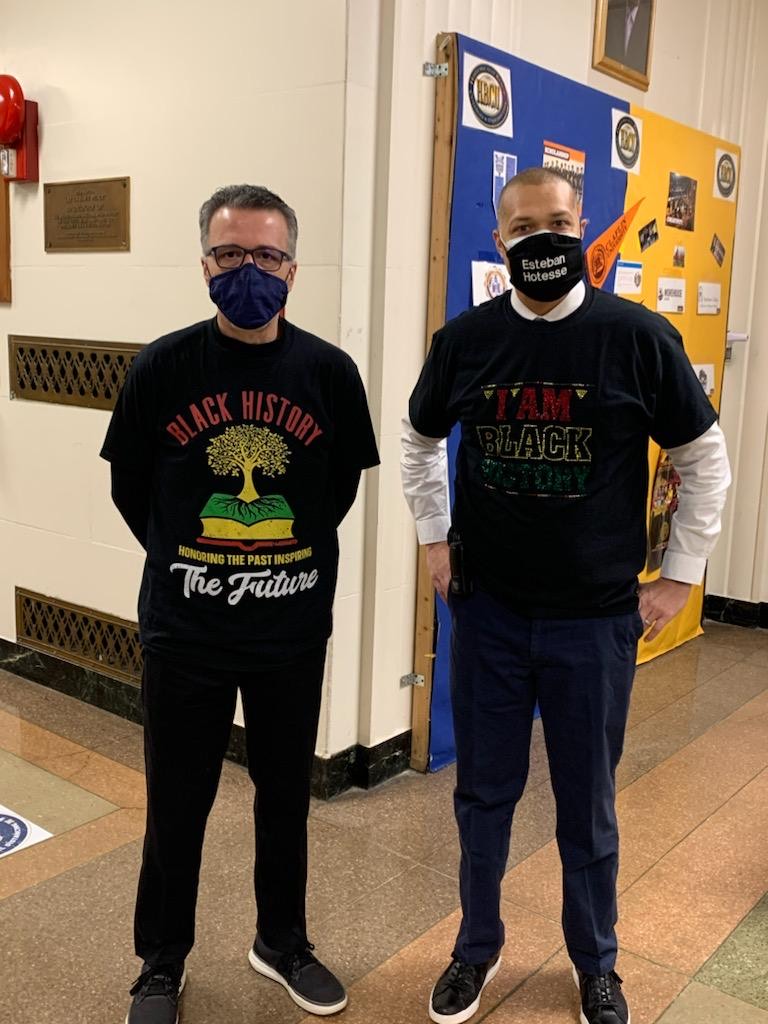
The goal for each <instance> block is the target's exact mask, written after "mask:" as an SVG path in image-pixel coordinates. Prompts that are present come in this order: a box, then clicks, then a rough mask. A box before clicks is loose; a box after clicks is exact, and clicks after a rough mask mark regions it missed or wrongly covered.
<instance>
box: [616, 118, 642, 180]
mask: <svg viewBox="0 0 768 1024" xmlns="http://www.w3.org/2000/svg"><path fill="white" fill-rule="evenodd" d="M616 152H617V153H618V154H619V160H621V162H622V163H623V164H624V166H625V167H628V168H631V167H634V166H635V164H636V163H637V161H638V158H639V156H640V133H639V132H638V130H637V125H636V124H635V121H634V120H633V118H631V117H626V116H625V117H620V118H619V120H618V121H617V122H616Z"/></svg>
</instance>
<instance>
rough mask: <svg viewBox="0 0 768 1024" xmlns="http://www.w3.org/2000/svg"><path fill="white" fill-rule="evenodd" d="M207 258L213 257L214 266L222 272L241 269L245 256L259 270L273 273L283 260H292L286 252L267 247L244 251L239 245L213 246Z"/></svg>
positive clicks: (262, 246) (261, 246)
mask: <svg viewBox="0 0 768 1024" xmlns="http://www.w3.org/2000/svg"><path fill="white" fill-rule="evenodd" d="M206 255H208V256H213V258H214V259H215V260H216V265H217V266H218V267H221V269H222V270H237V268H238V267H242V265H243V263H244V262H245V257H246V256H251V257H253V262H254V263H255V264H256V266H257V267H259V269H260V270H268V271H270V272H271V273H274V272H275V271H276V270H279V269H280V267H282V265H283V263H284V262H285V260H292V259H293V256H289V255H288V253H287V252H283V251H282V250H281V249H273V248H271V246H268V245H260V246H259V247H258V248H257V249H244V248H243V247H242V246H241V245H214V246H213V248H212V249H209V250H208V252H207V254H206Z"/></svg>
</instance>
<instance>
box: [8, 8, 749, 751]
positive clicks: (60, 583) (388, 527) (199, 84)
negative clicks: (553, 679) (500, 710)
mask: <svg viewBox="0 0 768 1024" xmlns="http://www.w3.org/2000/svg"><path fill="white" fill-rule="evenodd" d="M222 10H224V9H222ZM657 10H658V13H657V26H656V46H655V52H654V59H653V67H652V85H651V89H650V90H649V92H648V93H647V94H645V93H642V92H639V91H638V90H635V89H632V88H630V87H625V86H622V85H621V83H618V82H616V81H615V80H613V79H610V78H607V77H605V76H603V75H601V74H600V73H598V72H596V71H593V70H592V69H591V67H590V63H591V40H592V22H593V2H592V0H538V2H536V3H533V2H531V0H291V2H290V3H275V2H274V0H268V2H265V0H249V2H241V0H232V2H231V3H229V4H228V5H227V6H226V9H225V14H226V21H224V20H223V18H218V17H217V15H218V11H217V10H216V9H214V8H212V7H211V5H210V3H209V2H208V0H205V2H203V0H188V2H185V3H183V4H182V3H181V2H180V0H172V2H169V3H167V4H164V5H156V4H150V3H149V0H137V2H136V3H135V4H133V5H129V6H125V5H117V4H113V3H108V4H106V5H101V6H96V5H94V4H92V3H89V2H88V0H70V2H69V3H68V4H67V5H66V7H63V6H62V5H61V4H59V3H56V2H54V0H37V2H36V3H35V4H28V5H26V7H24V6H21V5H17V7H16V8H15V9H14V10H13V11H12V12H10V13H8V12H6V14H5V16H4V23H3V32H2V35H0V69H2V70H3V71H6V72H9V73H11V74H15V75H16V76H17V77H18V78H19V79H20V80H21V81H22V84H23V85H24V87H25V89H26V91H27V94H28V96H29V98H31V99H36V100H37V101H38V103H39V104H40V115H41V147H42V148H41V179H42V180H50V181H64V180H70V179H76V178H92V177H108V176H113V175H124V174H127V175H130V177H131V185H132V225H131V226H132V246H131V252H130V253H127V254H96V255H90V256H87V257H85V256H79V255H64V256H46V255H45V254H44V252H43V247H42V197H41V188H40V186H30V185H14V186H13V187H12V234H13V264H14V267H13V284H14V302H13V304H12V305H11V306H0V339H2V352H0V567H1V568H0V635H2V636H5V637H10V638H13V637H14V635H15V626H14V621H13V605H12V596H13V587H14V585H21V586H25V587H29V588H32V589H36V590H40V591H42V592H44V593H47V594H51V595H53V596H58V597H62V598H65V599H68V600H72V601H75V602H78V603H82V604H85V605H90V606H92V607H95V608H99V609H102V610H104V611H107V612H113V613H116V614H119V615H123V616H126V617H133V616H134V615H135V603H136V592H137V586H138V580H139V576H140V571H141V562H142V560H141V555H140V552H139V551H138V549H137V547H136V545H135V544H134V543H133V542H132V540H131V538H130V536H129V534H128V533H127V530H126V529H125V527H124V526H123V525H122V523H121V522H120V521H119V518H118V517H117V515H116V513H115V512H114V511H113V510H112V508H111V505H110V503H109V500H108V473H107V467H106V466H105V465H102V464H101V463H100V461H99V460H98V459H97V458H96V453H97V451H98V448H99V445H100V442H101V439H102V437H103V433H104V430H105V428H106V422H107V416H106V414H102V413H98V412H92V411H89V410H80V409H67V408H62V407H55V406H51V407H48V406H43V405H40V404H37V403H25V402H15V401H14V402H11V401H9V395H8V363H7V354H6V336H7V335H8V334H9V333H17V334H46V333H50V334H52V335H55V336H61V337H74V338H95V339H104V340H117V341H121V340H122V341H134V340H138V341H148V340H150V339H151V338H153V337H156V336H157V335H159V334H161V333H163V332H165V331H168V330H171V329H174V328H176V327H179V326H182V325H183V324H186V323H190V322H193V321H195V320H197V319H201V318H203V317H205V316H207V315H209V313H210V312H211V306H210V303H209V301H208V298H207V294H206V292H205V289H204V287H203V285H202V282H201V279H200V270H199V266H198V263H197V256H198V242H197V235H196V223H195V220H196V210H197V207H198V206H199V203H200V201H201V200H202V199H203V198H204V197H205V196H207V195H208V194H210V192H211V191H212V190H213V189H214V188H215V187H216V186H218V185H220V184H224V183H226V182H230V181H240V180H251V181H260V182H264V183H265V184H268V185H269V186H270V187H272V188H274V189H276V190H277V191H278V192H280V193H281V194H282V195H283V196H284V197H285V198H286V199H287V200H288V201H289V202H290V203H291V204H292V205H294V206H295V208H296V210H297V212H298V215H299V222H300V241H299V260H300V264H301V267H300V273H299V277H298V279H297V285H296V288H295V290H294V292H293V293H292V295H291V300H290V309H289V315H290V316H291V318H292V319H293V320H295V321H296V322H297V323H298V324H300V325H302V326H304V327H307V328H308V329H310V330H313V331H315V332H316V333H319V334H321V335H324V336H325V337H327V338H328V339H329V340H331V341H334V342H337V343H338V344H340V345H341V346H342V347H343V348H345V349H346V350H347V351H348V352H350V354H351V355H352V356H353V358H355V360H356V361H357V362H358V365H359V366H360V369H361V372H362V374H363V377H364V379H365V380H366V382H367V385H368V388H369V395H370V399H371V406H372V410H373V414H374V419H375V421H376V424H377V428H378V432H379V436H380V443H381V445H380V446H381V453H382V467H381V469H380V470H379V471H376V472H374V473H371V474H369V475H368V481H367V485H366V487H365V488H364V490H363V493H362V494H361V497H360V498H359V500H358V502H357V504H356V506H355V508H354V509H353V510H352V512H351V513H350V516H349V517H348V519H347V521H346V522H345V524H344V526H343V528H342V538H341V543H342V558H341V566H340V577H339V590H338V597H337V602H336V609H335V622H336V631H335V634H334V639H333V642H332V645H331V649H330V653H329V660H328V669H327V677H328V678H327V683H328V685H327V687H326V693H325V698H324V703H323V711H322V724H321V731H320V736H319V739H318V751H319V752H320V753H321V754H329V753H332V752H335V751H337V750H340V749H343V748H344V747H347V746H350V745H351V744H353V743H355V742H358V741H359V742H362V743H365V744H373V743H376V742H380V741H381V740H384V739H386V738H388V737H390V736H393V735H396V734H397V733H399V732H401V731H403V730H404V729H407V728H408V727H409V725H410V700H411V694H410V691H409V690H407V689H402V688H401V687H400V684H399V679H400V676H401V675H403V674H405V673H406V672H409V671H410V670H411V668H412V647H413V607H414V589H415V554H416V549H415V541H414V533H413V528H412V524H411V521H410V518H409V516H408V513H407V510H406V507H405V503H404V502H403V500H402V497H401V494H400V484H399V475H398V433H399V419H400V416H401V415H402V412H403V410H404V409H405V407H406V402H407V397H408V394H409V392H410V389H411V387H412V385H413V382H414V381H415V378H416V376H417V374H418V371H419V368H420V366H421V362H422V359H423V353H424V344H425V339H424V322H425V312H426V282H427V249H428V235H429V210H430V188H431V162H432V113H433V102H434V83H433V82H432V81H431V80H429V79H427V78H424V77H423V76H422V73H421V68H422V63H423V62H424V61H425V60H432V59H434V39H435V35H436V34H437V33H438V32H439V31H443V30H452V31H458V32H463V33H465V34H467V35H470V36H473V37H475V38H478V39H480V40H482V41H484V42H487V43H490V44H492V45H494V46H497V47H499V48H500V49H503V50H508V51H510V52H512V53H515V54H516V55H518V56H520V57H523V58H524V59H526V60H530V61H533V62H535V63H539V64H542V65H543V66H545V67H548V68H551V69H553V70H556V71H558V72H560V73H562V74H565V75H567V76H569V77H571V78H573V79H575V80H577V81H581V82H584V83H586V84H589V85H591V86H594V87H595V88H599V89H603V90H605V91H607V92H609V93H612V94H614V95H619V96H623V97H625V98H626V99H629V100H632V101H634V102H638V103H640V104H642V105H644V106H647V107H648V108H650V109H652V110H656V111H658V112H659V113H662V114H665V115H667V116H669V117H673V118H676V119H677V120H679V121H682V122H684V123H686V124H689V125H692V126H694V127H698V128H702V129H703V130H705V131H709V132H713V133H716V134H718V135H724V136H726V137H727V138H730V139H733V140H734V141H736V142H738V143H740V144H741V145H742V146H743V147H744V157H743V164H742V180H741V193H740V208H739V222H738V227H737V243H736V253H735V260H734V282H733V299H732V311H731V326H732V328H733V329H735V330H747V331H749V332H750V334H751V341H750V343H749V345H747V346H742V347H741V348H738V349H736V350H735V353H734V359H733V361H732V363H731V364H730V365H729V366H728V368H727V371H726V381H725V393H724V403H723V424H724V427H725V430H726V434H727V436H728V440H729V445H730V449H731V453H732V458H733V462H734V467H735V470H736V484H735V487H734V492H733V495H732V501H731V506H730V510H729V513H728V516H727V519H726V529H725V531H724V535H723V538H722V541H721V543H720V545H719V547H718V550H717V552H716V554H715V556H714V558H713V560H712V563H711V568H710V575H709V589H710V591H711V592H715V593H719V594H727V595H729V596H733V597H740V598H744V599H747V600H753V601H757V600H763V601H766V600H768V533H767V532H766V531H767V530H768V527H767V526H766V521H767V520H768V515H767V514H766V513H767V512H768V475H767V473H766V466H765V462H766V423H767V422H768V357H767V356H766V342H765V340H764V339H765V334H766V328H768V322H767V321H768V297H766V295H765V293H764V290H763V292H762V293H761V287H760V286H761V280H762V279H761V277H760V276H759V274H758V272H757V270H756V269H755V268H756V267H757V265H758V264H757V259H758V256H759V257H760V265H762V266H763V267H765V265H766V260H768V206H767V204H765V203H764V196H763V189H764V186H763V182H764V180H765V163H766V137H767V136H766V109H767V108H768V103H767V99H768V68H767V67H766V65H765V62H764V61H761V60H760V59H759V55H760V54H761V53H765V52H767V51H768V9H767V8H766V4H765V3H764V2H763V0H729V3H727V4H723V3H722V2H717V0H658V4H657ZM220 83H225V85H222V84H220ZM763 277H764V274H763ZM761 502H762V508H761V505H760V503H761Z"/></svg>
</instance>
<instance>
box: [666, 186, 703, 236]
mask: <svg viewBox="0 0 768 1024" xmlns="http://www.w3.org/2000/svg"><path fill="white" fill-rule="evenodd" d="M695 221H696V181H695V179H694V178H687V177H686V176H685V175H684V174H675V172H674V171H672V172H671V173H670V175H669V195H668V196H667V216H666V219H665V223H666V224H668V225H669V226H670V227H672V228H680V230H681V231H693V226H694V223H695Z"/></svg>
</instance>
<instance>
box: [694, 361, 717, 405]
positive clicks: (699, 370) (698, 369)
mask: <svg viewBox="0 0 768 1024" xmlns="http://www.w3.org/2000/svg"><path fill="white" fill-rule="evenodd" d="M693 372H694V373H695V374H696V376H697V377H698V379H699V384H701V386H702V388H703V389H704V394H705V395H706V396H707V397H709V396H710V395H713V394H714V393H715V365H714V363H693Z"/></svg>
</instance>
